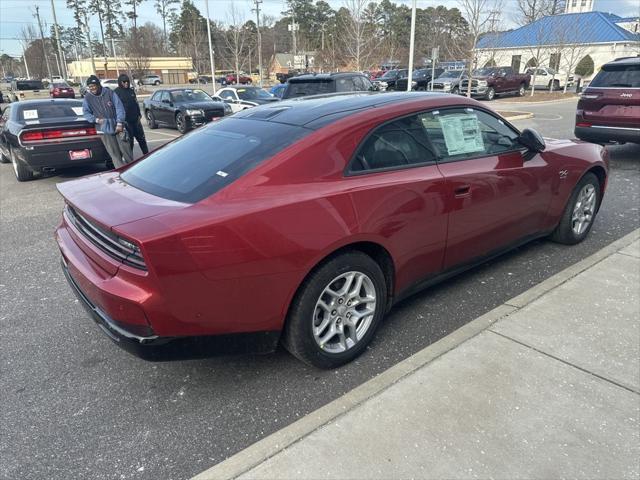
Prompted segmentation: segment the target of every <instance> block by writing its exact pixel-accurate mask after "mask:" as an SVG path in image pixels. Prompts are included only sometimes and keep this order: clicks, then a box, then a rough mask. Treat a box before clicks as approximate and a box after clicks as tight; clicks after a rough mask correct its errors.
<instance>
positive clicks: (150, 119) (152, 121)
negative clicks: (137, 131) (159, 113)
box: [144, 110, 158, 130]
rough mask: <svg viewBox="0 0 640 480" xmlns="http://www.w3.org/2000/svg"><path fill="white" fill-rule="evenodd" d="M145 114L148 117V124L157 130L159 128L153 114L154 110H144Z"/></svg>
mask: <svg viewBox="0 0 640 480" xmlns="http://www.w3.org/2000/svg"><path fill="white" fill-rule="evenodd" d="M144 116H145V117H147V125H148V126H149V128H150V129H151V130H155V129H156V128H158V123H157V122H156V117H154V116H153V112H152V111H151V110H147V111H146V112H144Z"/></svg>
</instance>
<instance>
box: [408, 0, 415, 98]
mask: <svg viewBox="0 0 640 480" xmlns="http://www.w3.org/2000/svg"><path fill="white" fill-rule="evenodd" d="M415 37H416V0H412V1H411V38H410V39H409V76H408V77H407V92H410V91H411V82H412V80H413V48H414V43H415Z"/></svg>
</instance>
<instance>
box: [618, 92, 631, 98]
mask: <svg viewBox="0 0 640 480" xmlns="http://www.w3.org/2000/svg"><path fill="white" fill-rule="evenodd" d="M620 96H621V97H624V98H631V97H633V94H632V93H621V94H620Z"/></svg>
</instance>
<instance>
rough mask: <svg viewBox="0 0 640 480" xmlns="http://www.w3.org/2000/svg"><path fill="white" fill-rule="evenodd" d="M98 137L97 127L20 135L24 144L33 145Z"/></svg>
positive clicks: (27, 132)
mask: <svg viewBox="0 0 640 480" xmlns="http://www.w3.org/2000/svg"><path fill="white" fill-rule="evenodd" d="M93 135H97V133H96V129H95V127H87V128H73V129H54V130H33V131H26V132H22V133H21V134H20V141H21V142H22V143H33V142H42V141H50V140H63V139H67V138H77V137H89V136H93Z"/></svg>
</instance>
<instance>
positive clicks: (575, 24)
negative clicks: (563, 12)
mask: <svg viewBox="0 0 640 480" xmlns="http://www.w3.org/2000/svg"><path fill="white" fill-rule="evenodd" d="M567 17H568V18H569V16H567ZM571 20H572V21H571V22H570V24H569V25H568V26H566V25H565V28H563V29H562V31H560V32H558V46H557V55H559V63H560V65H562V68H563V69H564V70H565V79H564V93H567V86H568V85H567V84H568V83H569V75H571V73H573V72H574V70H575V68H576V67H577V66H578V62H579V61H580V60H581V59H582V58H583V57H584V56H585V55H586V54H587V52H588V51H589V49H590V46H589V45H588V44H585V43H578V42H576V39H578V38H581V36H582V35H584V33H583V32H584V30H585V29H586V28H589V26H588V25H584V22H580V17H579V16H578V15H574V16H573V18H571ZM585 36H587V35H585ZM583 38H584V37H583Z"/></svg>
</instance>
